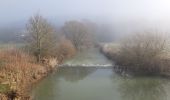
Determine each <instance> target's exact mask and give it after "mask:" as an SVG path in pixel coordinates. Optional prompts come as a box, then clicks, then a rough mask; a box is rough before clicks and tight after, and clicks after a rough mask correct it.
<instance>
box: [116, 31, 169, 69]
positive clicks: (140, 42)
mask: <svg viewBox="0 0 170 100" xmlns="http://www.w3.org/2000/svg"><path fill="white" fill-rule="evenodd" d="M165 48H166V39H165V38H164V37H163V36H161V34H158V33H152V32H147V33H140V34H135V35H132V36H130V37H128V38H126V39H124V41H123V42H122V44H121V48H120V52H119V54H118V56H117V57H116V59H115V60H116V62H117V64H118V65H122V66H127V67H128V68H129V69H132V70H138V71H140V70H141V71H147V72H160V71H161V70H162V66H161V62H162V57H161V55H163V54H165V53H166V52H165ZM167 67H168V66H167Z"/></svg>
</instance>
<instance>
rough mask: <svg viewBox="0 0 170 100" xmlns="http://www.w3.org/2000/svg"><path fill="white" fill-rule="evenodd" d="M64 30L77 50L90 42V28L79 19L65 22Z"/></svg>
mask: <svg viewBox="0 0 170 100" xmlns="http://www.w3.org/2000/svg"><path fill="white" fill-rule="evenodd" d="M63 30H64V33H65V34H66V37H67V38H68V39H70V40H71V42H72V43H73V44H74V46H75V48H76V49H77V50H80V49H81V48H82V47H83V46H87V45H88V44H90V34H89V30H88V28H87V27H86V25H85V24H83V23H81V22H78V21H69V22H66V23H65V26H64V27H63Z"/></svg>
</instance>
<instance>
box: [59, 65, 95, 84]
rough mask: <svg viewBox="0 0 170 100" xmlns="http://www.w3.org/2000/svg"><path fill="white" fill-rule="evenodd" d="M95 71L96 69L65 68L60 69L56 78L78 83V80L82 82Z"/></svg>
mask: <svg viewBox="0 0 170 100" xmlns="http://www.w3.org/2000/svg"><path fill="white" fill-rule="evenodd" d="M96 70H97V68H86V67H81V68H72V67H69V68H68V67H66V68H60V69H59V70H58V72H57V74H56V75H57V77H62V78H64V79H65V80H66V81H71V82H78V81H79V80H83V79H84V78H86V77H87V76H88V75H90V74H92V73H94V72H95V71H96Z"/></svg>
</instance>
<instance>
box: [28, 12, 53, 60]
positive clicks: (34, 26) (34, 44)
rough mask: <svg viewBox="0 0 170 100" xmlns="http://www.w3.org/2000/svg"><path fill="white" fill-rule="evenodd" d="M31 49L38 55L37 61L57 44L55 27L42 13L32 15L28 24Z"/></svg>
mask: <svg viewBox="0 0 170 100" xmlns="http://www.w3.org/2000/svg"><path fill="white" fill-rule="evenodd" d="M27 31H28V33H29V40H30V41H29V42H30V45H31V49H32V51H33V52H34V54H35V55H36V57H37V61H38V62H40V59H41V57H42V56H43V55H45V54H46V53H47V52H48V51H50V50H51V49H52V48H53V47H54V46H55V42H56V39H55V34H54V33H55V29H54V27H53V26H52V25H51V24H50V23H49V22H48V21H47V20H46V19H45V18H43V17H42V16H41V15H39V14H36V15H35V16H33V17H31V18H30V20H29V22H28V24H27Z"/></svg>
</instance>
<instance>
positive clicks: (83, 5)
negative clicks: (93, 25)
mask: <svg viewBox="0 0 170 100" xmlns="http://www.w3.org/2000/svg"><path fill="white" fill-rule="evenodd" d="M37 12H39V13H41V14H42V15H44V16H45V17H47V18H53V19H58V20H60V19H64V20H69V19H92V20H94V19H95V20H100V19H102V20H117V19H121V20H123V19H130V20H131V19H132V20H133V19H145V20H169V19H170V0H1V2H0V13H1V16H0V23H1V24H2V23H3V24H5V23H13V22H17V21H22V20H26V19H28V18H29V17H30V16H32V15H33V14H35V13H37Z"/></svg>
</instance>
